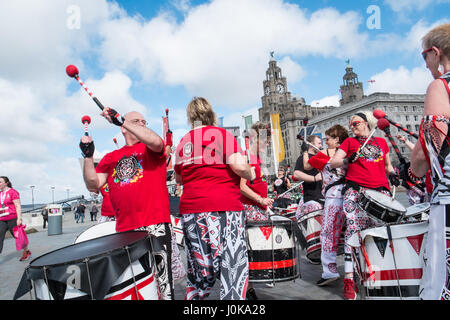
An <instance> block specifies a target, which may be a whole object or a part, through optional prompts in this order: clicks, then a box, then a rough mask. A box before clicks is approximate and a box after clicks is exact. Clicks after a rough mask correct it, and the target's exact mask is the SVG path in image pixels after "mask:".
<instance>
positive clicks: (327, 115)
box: [258, 59, 425, 167]
mask: <svg viewBox="0 0 450 320" xmlns="http://www.w3.org/2000/svg"><path fill="white" fill-rule="evenodd" d="M263 90H264V95H263V97H262V98H261V100H262V107H261V108H260V109H259V110H258V111H259V119H260V120H261V121H264V122H267V123H269V121H270V114H271V113H279V114H280V124H281V130H282V136H283V140H284V145H285V151H286V156H285V160H284V162H283V163H282V164H284V165H290V166H291V167H293V166H294V165H295V162H296V160H297V158H298V157H299V155H300V141H299V140H298V139H297V134H298V133H299V131H300V129H301V128H302V127H303V126H304V125H305V122H307V124H308V126H312V125H315V126H316V129H315V131H314V134H319V135H321V137H322V138H324V137H325V131H326V130H327V129H328V128H330V127H332V126H333V125H335V124H340V125H342V126H344V127H345V128H348V122H349V119H350V116H352V115H353V114H355V113H356V112H358V111H364V110H370V111H373V110H375V109H381V110H383V111H384V112H386V114H387V116H388V117H389V118H390V119H392V120H394V121H396V122H398V123H400V124H401V125H402V126H404V127H406V128H407V129H408V130H410V131H413V132H416V133H418V132H419V126H420V121H421V119H422V114H423V107H424V100H425V95H424V94H423V95H422V94H391V93H388V92H375V93H372V94H370V95H368V96H366V95H364V89H363V84H362V82H360V81H359V79H358V75H357V74H356V73H355V72H354V71H353V68H352V67H351V66H350V65H349V64H348V65H347V67H346V69H345V74H344V76H343V84H342V85H341V86H340V90H339V91H340V93H341V99H340V105H339V106H336V107H335V106H329V107H311V106H310V105H307V104H306V103H305V99H304V98H300V97H296V96H292V95H291V92H289V90H288V85H287V79H286V77H283V75H282V70H281V68H280V67H278V66H277V63H276V61H275V60H274V59H271V60H270V61H269V68H268V69H267V71H266V79H265V80H264V81H263ZM390 130H391V134H392V136H393V137H394V138H395V135H396V134H397V133H401V134H403V135H406V133H403V132H402V131H399V130H398V129H397V128H395V127H394V126H390ZM375 135H377V136H380V137H385V135H384V132H382V131H381V130H377V132H376V133H375ZM409 140H411V141H412V142H413V143H415V142H416V139H415V138H413V137H409ZM387 141H388V140H387ZM395 142H396V143H397V145H398V146H399V149H400V151H401V153H402V155H403V156H404V157H405V158H407V159H409V155H410V150H409V149H408V148H407V147H406V146H405V145H404V144H403V143H401V142H400V141H398V140H397V139H396V138H395ZM388 144H389V147H390V148H391V154H390V156H391V161H392V163H393V164H394V165H396V164H398V162H399V161H398V157H397V155H396V154H395V153H394V149H393V148H392V145H391V144H390V142H389V141H388Z"/></svg>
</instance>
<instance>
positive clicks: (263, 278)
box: [246, 216, 299, 283]
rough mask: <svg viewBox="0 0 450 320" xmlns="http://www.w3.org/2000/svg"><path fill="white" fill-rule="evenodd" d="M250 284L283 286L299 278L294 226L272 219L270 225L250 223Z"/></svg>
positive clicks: (281, 219)
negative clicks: (263, 283) (286, 282)
mask: <svg viewBox="0 0 450 320" xmlns="http://www.w3.org/2000/svg"><path fill="white" fill-rule="evenodd" d="M246 231H247V249H248V259H249V281H250V282H266V283H268V282H282V281H290V280H294V279H296V278H298V276H299V272H298V257H297V246H296V241H295V237H294V222H292V221H291V220H290V219H287V218H284V217H279V216H272V217H270V219H269V220H268V221H252V222H247V226H246Z"/></svg>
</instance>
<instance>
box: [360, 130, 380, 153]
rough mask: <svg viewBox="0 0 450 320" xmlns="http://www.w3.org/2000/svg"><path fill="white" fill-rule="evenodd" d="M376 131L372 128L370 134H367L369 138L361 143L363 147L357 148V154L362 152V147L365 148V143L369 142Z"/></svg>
mask: <svg viewBox="0 0 450 320" xmlns="http://www.w3.org/2000/svg"><path fill="white" fill-rule="evenodd" d="M376 130H377V127H375V128H373V130H372V132H371V133H370V134H369V136H368V137H367V140H366V141H365V142H364V143H363V145H362V146H361V148H359V152H361V151H362V149H364V147H365V146H366V144H367V142H369V140H370V139H371V138H372V136H373V134H374V133H375V131H376Z"/></svg>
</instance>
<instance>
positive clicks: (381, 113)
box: [373, 109, 386, 119]
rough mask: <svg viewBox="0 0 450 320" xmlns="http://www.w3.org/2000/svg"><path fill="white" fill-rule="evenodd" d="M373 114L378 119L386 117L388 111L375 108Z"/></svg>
mask: <svg viewBox="0 0 450 320" xmlns="http://www.w3.org/2000/svg"><path fill="white" fill-rule="evenodd" d="M373 116H374V117H375V118H377V119H381V118H384V117H386V112H384V111H383V110H380V109H376V110H373Z"/></svg>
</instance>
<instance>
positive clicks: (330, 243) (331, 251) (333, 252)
mask: <svg viewBox="0 0 450 320" xmlns="http://www.w3.org/2000/svg"><path fill="white" fill-rule="evenodd" d="M342 203H343V200H342V198H326V199H325V206H324V208H323V216H322V230H321V232H320V243H321V245H322V251H321V257H320V258H321V261H322V269H323V272H322V278H324V279H330V278H334V277H338V276H339V273H338V270H337V264H336V256H337V251H338V244H339V239H340V237H341V231H342V227H343V225H344V222H345V213H344V210H343V206H342Z"/></svg>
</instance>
